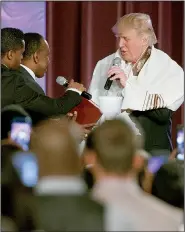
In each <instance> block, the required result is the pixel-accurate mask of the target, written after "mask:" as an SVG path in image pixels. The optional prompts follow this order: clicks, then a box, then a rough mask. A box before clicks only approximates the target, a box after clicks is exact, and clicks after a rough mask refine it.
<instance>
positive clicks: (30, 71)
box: [21, 64, 82, 95]
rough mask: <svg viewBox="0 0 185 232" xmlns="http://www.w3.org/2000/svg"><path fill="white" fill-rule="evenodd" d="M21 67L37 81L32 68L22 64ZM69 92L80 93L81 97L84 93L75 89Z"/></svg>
mask: <svg viewBox="0 0 185 232" xmlns="http://www.w3.org/2000/svg"><path fill="white" fill-rule="evenodd" d="M21 66H22V67H23V68H24V69H26V71H27V72H28V73H29V74H30V75H31V76H32V77H33V79H34V80H35V81H36V76H35V73H34V72H33V71H32V70H31V69H30V68H28V67H27V66H25V65H23V64H21ZM68 90H71V91H74V92H77V93H79V95H81V93H82V92H81V91H79V90H78V89H75V88H68V89H67V90H66V91H68Z"/></svg>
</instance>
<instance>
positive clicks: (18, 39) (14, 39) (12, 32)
mask: <svg viewBox="0 0 185 232" xmlns="http://www.w3.org/2000/svg"><path fill="white" fill-rule="evenodd" d="M23 40H24V33H23V32H22V31H21V30H19V29H17V28H10V27H7V28H2V29H1V57H4V55H5V54H6V53H7V52H9V51H11V50H12V51H17V50H19V49H20V48H22V47H23Z"/></svg>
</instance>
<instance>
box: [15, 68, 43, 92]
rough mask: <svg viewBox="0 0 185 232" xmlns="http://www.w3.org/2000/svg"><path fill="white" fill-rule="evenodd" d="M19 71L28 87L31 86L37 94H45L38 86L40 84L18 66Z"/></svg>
mask: <svg viewBox="0 0 185 232" xmlns="http://www.w3.org/2000/svg"><path fill="white" fill-rule="evenodd" d="M19 71H20V72H21V74H22V75H23V78H24V81H25V83H26V84H27V85H29V87H30V88H32V89H33V90H34V91H35V92H37V93H38V94H42V95H45V93H44V90H43V89H42V88H41V87H40V85H39V84H38V83H37V82H36V81H35V80H34V79H33V77H32V76H31V75H30V74H29V72H28V71H27V70H26V69H25V68H23V67H22V66H20V69H19Z"/></svg>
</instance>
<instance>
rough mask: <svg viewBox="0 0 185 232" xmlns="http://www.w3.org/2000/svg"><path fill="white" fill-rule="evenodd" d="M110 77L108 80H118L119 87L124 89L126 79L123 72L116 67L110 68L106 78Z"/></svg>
mask: <svg viewBox="0 0 185 232" xmlns="http://www.w3.org/2000/svg"><path fill="white" fill-rule="evenodd" d="M109 77H110V80H112V81H113V80H119V81H120V84H121V86H122V87H123V88H124V87H125V85H126V81H127V77H126V75H125V73H124V71H123V70H122V69H121V68H120V67H117V66H114V67H111V68H110V69H109V71H108V78H109Z"/></svg>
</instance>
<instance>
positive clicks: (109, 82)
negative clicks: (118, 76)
mask: <svg viewBox="0 0 185 232" xmlns="http://www.w3.org/2000/svg"><path fill="white" fill-rule="evenodd" d="M120 65H121V58H119V57H116V58H115V59H114V60H113V63H112V66H118V67H119V66H120ZM113 76H115V74H112V75H111V76H110V77H108V78H107V81H106V83H105V86H104V89H106V90H109V89H110V87H111V85H112V82H113V80H110V78H111V77H113Z"/></svg>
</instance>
